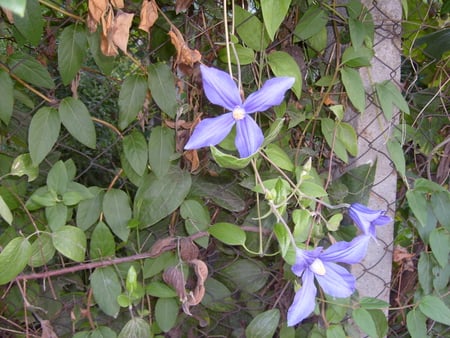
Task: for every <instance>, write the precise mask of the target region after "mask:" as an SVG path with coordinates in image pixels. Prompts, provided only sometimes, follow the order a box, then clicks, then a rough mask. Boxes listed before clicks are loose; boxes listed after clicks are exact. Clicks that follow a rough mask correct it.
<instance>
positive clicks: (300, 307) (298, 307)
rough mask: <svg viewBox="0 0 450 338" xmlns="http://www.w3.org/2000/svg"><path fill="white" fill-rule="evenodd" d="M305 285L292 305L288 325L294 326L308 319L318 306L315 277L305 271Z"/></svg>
mask: <svg viewBox="0 0 450 338" xmlns="http://www.w3.org/2000/svg"><path fill="white" fill-rule="evenodd" d="M302 280H303V285H302V287H301V288H300V290H298V291H297V293H296V294H295V297H294V301H293V302H292V305H291V306H290V307H289V310H288V313H287V325H288V326H294V325H296V324H298V323H300V322H301V321H302V320H303V319H305V318H306V317H308V316H309V315H310V314H311V312H313V311H314V307H315V306H316V293H317V289H316V286H315V285H314V275H313V273H312V272H310V271H305V274H304V275H303V278H302Z"/></svg>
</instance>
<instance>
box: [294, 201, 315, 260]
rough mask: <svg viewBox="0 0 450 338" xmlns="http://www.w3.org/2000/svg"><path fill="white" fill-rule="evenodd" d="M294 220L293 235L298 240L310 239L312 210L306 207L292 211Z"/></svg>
mask: <svg viewBox="0 0 450 338" xmlns="http://www.w3.org/2000/svg"><path fill="white" fill-rule="evenodd" d="M292 221H293V222H294V233H293V235H294V238H295V240H296V242H305V241H306V240H307V239H308V236H309V232H310V231H311V226H312V218H311V214H310V212H309V211H308V210H304V209H296V210H294V211H293V212H292ZM292 264H293V263H292Z"/></svg>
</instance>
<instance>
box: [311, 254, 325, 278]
mask: <svg viewBox="0 0 450 338" xmlns="http://www.w3.org/2000/svg"><path fill="white" fill-rule="evenodd" d="M309 268H310V269H311V271H312V272H314V273H315V274H316V275H319V276H323V275H325V273H326V272H327V271H326V269H325V266H324V265H323V263H322V261H321V260H320V259H319V258H316V259H315V260H314V262H312V264H311V265H310V266H309Z"/></svg>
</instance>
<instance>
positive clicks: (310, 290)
mask: <svg viewBox="0 0 450 338" xmlns="http://www.w3.org/2000/svg"><path fill="white" fill-rule="evenodd" d="M368 239H369V237H368V236H358V237H355V238H354V239H353V240H352V241H351V242H343V241H342V242H336V243H335V244H333V245H331V246H330V247H328V248H327V249H325V250H323V248H322V247H317V248H315V249H313V250H301V249H297V252H296V260H295V264H294V265H293V266H292V272H293V273H294V274H296V275H297V276H299V277H302V281H303V284H302V287H301V288H300V289H299V290H298V291H297V293H296V294H295V297H294V301H293V303H292V305H291V306H290V307H289V310H288V314H287V324H288V326H294V325H296V324H298V323H300V322H301V321H302V320H303V319H305V318H306V317H308V316H309V315H310V314H311V312H312V311H313V310H314V307H315V303H316V302H315V298H316V294H317V288H316V286H315V284H314V279H316V280H317V282H318V283H319V285H320V286H321V288H322V289H323V291H324V292H325V293H326V294H328V295H330V296H332V297H337V298H346V297H349V296H350V295H351V294H352V293H353V292H354V291H355V277H354V276H353V275H352V274H351V273H350V272H348V271H347V269H345V268H344V267H342V266H340V265H338V264H336V263H345V264H355V263H358V262H359V261H361V260H362V259H363V258H364V256H365V255H366V252H367V244H368Z"/></svg>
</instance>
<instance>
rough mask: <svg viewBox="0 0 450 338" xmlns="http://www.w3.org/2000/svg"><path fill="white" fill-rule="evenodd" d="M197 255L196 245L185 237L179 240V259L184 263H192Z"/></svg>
mask: <svg viewBox="0 0 450 338" xmlns="http://www.w3.org/2000/svg"><path fill="white" fill-rule="evenodd" d="M198 255H199V250H198V247H197V245H195V244H194V242H193V241H192V240H191V239H190V238H187V237H183V238H181V239H180V258H181V259H182V260H183V261H185V262H188V261H192V260H194V259H196V258H197V257H198Z"/></svg>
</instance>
